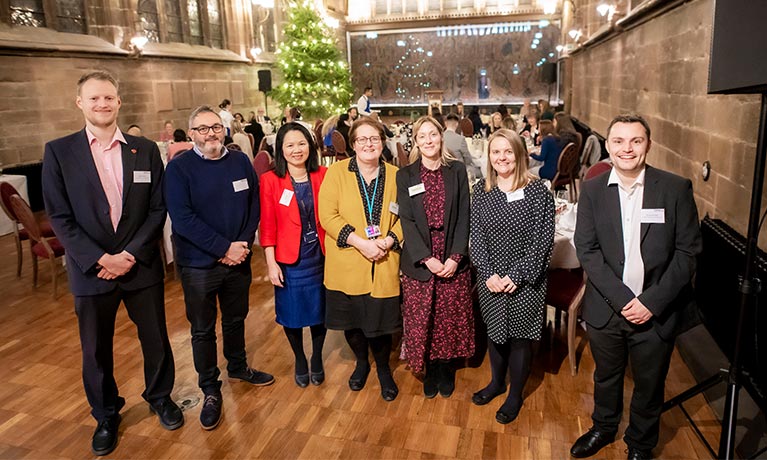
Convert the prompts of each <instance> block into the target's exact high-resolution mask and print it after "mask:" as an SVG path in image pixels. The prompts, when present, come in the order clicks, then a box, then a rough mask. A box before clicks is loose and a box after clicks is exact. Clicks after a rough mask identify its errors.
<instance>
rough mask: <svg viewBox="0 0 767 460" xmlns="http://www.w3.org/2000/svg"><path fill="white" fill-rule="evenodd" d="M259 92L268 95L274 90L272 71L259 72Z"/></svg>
mask: <svg viewBox="0 0 767 460" xmlns="http://www.w3.org/2000/svg"><path fill="white" fill-rule="evenodd" d="M258 90H259V91H263V92H265V93H268V92H269V91H271V90H272V71H271V70H259V71H258Z"/></svg>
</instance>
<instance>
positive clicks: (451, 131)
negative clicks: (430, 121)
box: [443, 113, 482, 182]
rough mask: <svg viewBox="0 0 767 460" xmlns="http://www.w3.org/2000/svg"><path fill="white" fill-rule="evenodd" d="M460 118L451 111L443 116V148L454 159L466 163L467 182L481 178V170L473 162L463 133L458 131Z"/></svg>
mask: <svg viewBox="0 0 767 460" xmlns="http://www.w3.org/2000/svg"><path fill="white" fill-rule="evenodd" d="M460 122H461V119H460V118H458V115H456V114H454V113H451V114H449V115H448V116H447V117H446V118H445V132H444V133H443V137H444V139H445V148H447V150H448V151H449V152H450V153H451V154H452V155H453V156H454V157H455V159H456V160H458V161H460V162H461V163H463V164H465V165H466V172H467V173H468V174H469V182H471V181H472V180H473V179H481V178H482V171H481V170H480V169H479V167H477V166H476V165H475V164H474V160H473V158H472V157H471V152H469V145H468V144H467V143H466V138H465V137H463V134H459V133H458V125H459V123H460Z"/></svg>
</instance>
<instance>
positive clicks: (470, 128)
mask: <svg viewBox="0 0 767 460" xmlns="http://www.w3.org/2000/svg"><path fill="white" fill-rule="evenodd" d="M460 125H461V132H462V133H463V137H471V136H473V135H474V125H473V124H472V122H471V120H469V119H468V118H463V119H461V121H460Z"/></svg>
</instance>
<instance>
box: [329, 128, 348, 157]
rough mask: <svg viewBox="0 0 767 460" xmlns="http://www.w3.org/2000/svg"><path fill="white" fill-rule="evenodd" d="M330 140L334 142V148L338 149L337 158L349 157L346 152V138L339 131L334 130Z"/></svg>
mask: <svg viewBox="0 0 767 460" xmlns="http://www.w3.org/2000/svg"><path fill="white" fill-rule="evenodd" d="M330 140H331V142H332V143H333V148H334V149H336V160H343V159H344V158H348V155H347V154H346V139H344V136H343V135H342V134H341V133H339V132H338V131H333V133H332V134H331V135H330Z"/></svg>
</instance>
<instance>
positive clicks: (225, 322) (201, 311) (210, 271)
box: [181, 258, 252, 395]
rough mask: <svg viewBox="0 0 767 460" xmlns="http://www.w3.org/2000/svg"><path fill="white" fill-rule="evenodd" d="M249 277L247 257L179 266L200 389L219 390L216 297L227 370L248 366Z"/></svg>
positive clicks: (236, 370)
mask: <svg viewBox="0 0 767 460" xmlns="http://www.w3.org/2000/svg"><path fill="white" fill-rule="evenodd" d="M251 280H252V276H251V271H250V258H248V259H247V260H245V261H244V262H243V263H241V264H239V265H235V266H234V267H229V266H226V265H222V264H218V265H216V266H214V267H212V268H192V267H181V286H182V287H183V289H184V303H185V304H186V317H187V319H188V320H189V323H190V324H191V326H192V354H193V356H194V368H195V369H196V370H197V374H198V376H199V377H198V384H199V386H200V388H201V389H202V391H203V393H205V394H206V395H208V394H215V393H219V392H220V391H221V380H219V378H218V377H219V375H221V372H220V371H219V369H218V352H217V349H216V316H217V313H218V310H217V308H216V301H217V300H218V304H219V306H220V308H221V331H222V334H223V336H224V337H223V340H224V357H225V358H226V360H227V366H226V368H227V370H228V371H229V372H230V373H231V372H238V371H242V370H244V369H246V368H247V367H248V362H247V357H246V354H245V318H246V317H247V316H248V295H249V290H250V283H251Z"/></svg>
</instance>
